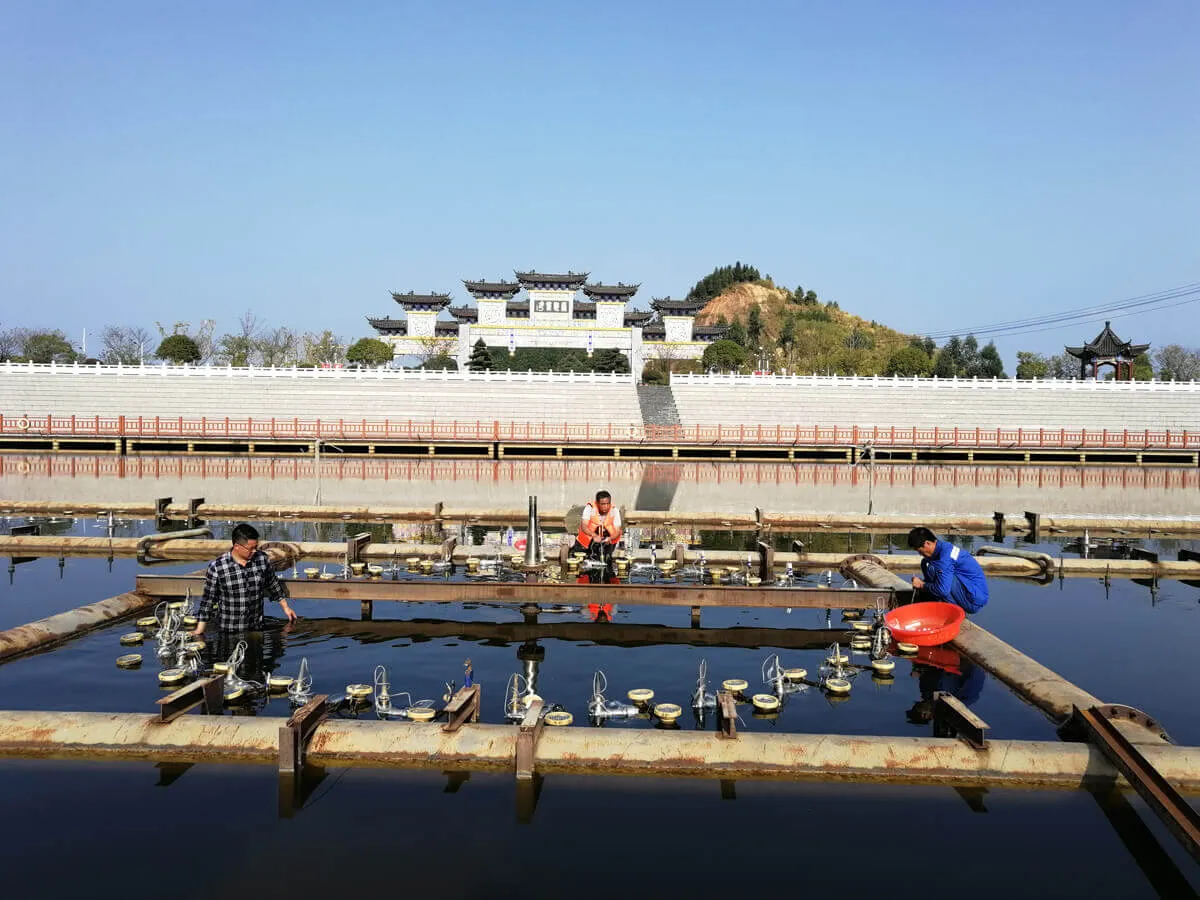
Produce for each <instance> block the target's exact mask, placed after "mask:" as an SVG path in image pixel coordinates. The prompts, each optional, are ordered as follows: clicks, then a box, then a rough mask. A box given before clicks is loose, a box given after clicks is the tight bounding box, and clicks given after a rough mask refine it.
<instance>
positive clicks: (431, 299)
mask: <svg viewBox="0 0 1200 900" xmlns="http://www.w3.org/2000/svg"><path fill="white" fill-rule="evenodd" d="M392 299H393V300H395V301H396V302H397V303H399V304H400V305H401V306H445V305H446V304H447V303H449V302H450V295H449V294H418V293H416V292H414V291H409V292H408V293H407V294H399V293H397V292H396V291H392Z"/></svg>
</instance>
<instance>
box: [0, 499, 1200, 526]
mask: <svg viewBox="0 0 1200 900" xmlns="http://www.w3.org/2000/svg"><path fill="white" fill-rule="evenodd" d="M0 511H3V512H8V513H15V514H29V515H52V514H63V515H95V514H101V513H107V512H110V511H111V512H113V513H114V514H116V515H121V516H129V517H142V518H152V517H154V516H155V515H156V513H157V509H156V507H155V504H153V503H132V502H114V503H100V502H94V501H69V500H4V501H0ZM166 514H167V515H168V516H170V517H171V518H179V519H182V518H188V517H189V516H190V515H192V514H193V513H192V510H191V509H190V508H189V506H188V505H187V504H181V503H172V504H169V505H168V506H167V508H166ZM569 514H570V511H569V510H565V509H558V510H541V511H540V513H539V515H540V519H541V521H542V522H544V523H554V524H558V523H559V522H562V521H564V520H565V519H566V518H567V517H568V516H569ZM195 515H198V516H202V517H205V518H210V519H219V518H227V519H238V518H242V519H245V518H249V519H285V518H287V519H302V520H305V521H327V522H331V521H337V520H340V519H345V518H347V517H348V518H351V519H357V520H363V521H366V520H371V519H379V520H384V521H428V522H432V521H436V520H439V519H440V520H443V521H452V522H479V523H487V524H495V523H513V522H520V521H521V520H522V519H523V517H524V516H525V511H524V510H520V509H475V508H471V507H463V508H461V509H456V508H452V507H447V506H443V507H442V508H441V509H435V508H432V507H406V506H376V505H372V506H351V505H311V504H308V505H305V504H261V503H260V504H234V503H202V504H200V505H199V506H198V507H197V508H196V510H195ZM577 515H578V513H576V516H577ZM621 516H622V519H623V520H625V521H627V522H628V524H630V525H640V526H653V525H659V524H661V525H667V524H670V525H700V526H713V527H716V526H720V527H725V528H732V529H737V530H751V531H753V530H758V529H761V528H763V527H768V526H770V527H775V528H821V529H832V530H844V531H848V530H851V529H853V530H860V531H867V532H882V533H894V532H897V531H904V530H907V529H909V528H912V527H914V526H916V525H924V526H926V527H928V528H932V529H934V530H935V531H951V532H952V531H962V532H970V533H978V534H991V533H993V531H994V529H995V520H994V519H993V517H992V512H991V511H988V512H987V513H986V514H979V515H971V514H967V515H960V514H946V513H923V514H921V516H919V517H916V518H914V516H913V515H912V514H911V513H875V514H872V515H853V514H850V513H821V512H791V511H787V512H771V511H769V510H763V511H761V514H760V515H757V516H755V515H749V514H743V513H720V512H705V511H697V512H689V511H675V510H670V511H658V510H636V509H622V511H621ZM1008 518H1010V519H1011V520H1013V522H1014V525H1013V527H1010V528H1009V529H1008V530H1009V531H1012V532H1016V533H1022V532H1024V531H1025V530H1026V528H1025V526H1024V522H1025V520H1024V518H1023V516H1021V515H1020V514H1019V513H1012V514H1010V515H1009V517H1008ZM1017 523H1019V524H1017ZM1041 527H1042V528H1043V529H1053V530H1055V531H1060V532H1064V533H1079V534H1082V533H1083V532H1084V531H1085V530H1090V531H1091V532H1092V533H1093V534H1094V533H1096V532H1099V531H1106V530H1112V531H1115V530H1121V531H1127V532H1131V533H1134V534H1150V533H1152V532H1173V533H1176V534H1196V533H1197V532H1200V519H1197V518H1194V517H1188V518H1182V517H1171V516H1158V517H1130V516H1083V515H1070V514H1066V515H1055V514H1053V513H1043V514H1042V516H1041Z"/></svg>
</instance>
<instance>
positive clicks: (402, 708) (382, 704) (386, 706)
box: [373, 666, 437, 722]
mask: <svg viewBox="0 0 1200 900" xmlns="http://www.w3.org/2000/svg"><path fill="white" fill-rule="evenodd" d="M373 681H374V689H373V694H374V698H375V715H377V716H379V718H381V719H410V720H412V721H414V722H415V721H423V722H427V721H429V720H430V719H432V718H433V715H436V714H437V710H435V709H434V708H433V701H432V700H418V701H416V702H415V703H414V702H413V699H412V694H410V693H409V692H408V691H400V692H399V693H396V694H393V693H392V686H391V683H390V682H389V681H388V673H387V668H386V667H384V666H376V667H375V675H374V678H373ZM393 697H395V698H400V697H403V698H404V699H405V700H406V701H407V702H405V703H402V704H401V705H394V704H393V702H392V698H393ZM430 713H433V715H430Z"/></svg>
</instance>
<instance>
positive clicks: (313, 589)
mask: <svg viewBox="0 0 1200 900" xmlns="http://www.w3.org/2000/svg"><path fill="white" fill-rule="evenodd" d="M281 580H282V581H283V583H284V584H285V585H287V588H288V592H289V593H290V594H291V596H292V598H293V599H296V600H357V601H360V602H364V601H368V600H370V601H374V602H379V601H401V602H405V601H406V602H413V603H545V604H547V605H554V604H563V603H566V604H571V605H578V606H586V605H587V604H589V603H624V604H629V605H634V606H638V605H640V606H688V607H691V606H737V607H782V608H788V607H791V608H810V609H828V608H830V607H832V608H834V609H874V608H875V606H876V604H877V603H880V604H883V605H884V606H885V607H890V606H892V605H894V598H893V594H892V592H891V591H887V590H877V589H859V590H828V589H824V588H815V587H799V588H746V587H711V586H705V587H700V586H697V587H689V586H685V585H664V584H661V583H659V584H552V583H545V582H538V583H523V582H516V581H444V580H429V581H375V580H370V581H366V580H363V581H358V580H344V581H319V580H312V579H307V578H284V579H281ZM203 589H204V576H203V575H138V576H137V590H138V591H139V592H140V593H145V594H147V595H149V596H153V597H156V598H161V597H182V596H184V595H185V594H186V593H187V592H188V591H189V590H190V591H191V592H192V595H193V596H195V595H198V594H199V593H200V592H201V591H202V590H203Z"/></svg>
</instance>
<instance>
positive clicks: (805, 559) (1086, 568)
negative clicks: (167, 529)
mask: <svg viewBox="0 0 1200 900" xmlns="http://www.w3.org/2000/svg"><path fill="white" fill-rule="evenodd" d="M138 540H139V538H104V537H69V536H68V537H58V536H53V535H51V536H41V537H39V536H33V535H0V555H5V554H7V555H12V556H60V555H61V556H109V555H113V556H135V555H137V542H138ZM288 546H289V547H294V548H295V549H296V553H297V554H298V555H297V558H298V559H313V560H322V559H325V560H341V559H342V558H343V557H344V556H345V554H346V545H345V543H344V542H332V541H329V542H324V541H297V542H295V543H289V545H288ZM228 549H229V542H228V541H207V540H203V539H199V538H193V539H189V540H181V541H174V540H173V539H172V540H165V541H163V542H162V543H160V544H157V545H155V547H154V554H155V556H156V557H160V558H163V559H178V560H189V559H213V558H215V557H217V556H219V555H220V554H222V553H224V552H225V551H226V550H228ZM472 551H474V552H472ZM478 552H479V551H478V548H468V547H459V548H457V549H455V551H454V552H453V554H452V559H453V560H454V561H455V562H458V563H462V562H463V561H465V560H466V558H467V557H468V556H472V555H478ZM704 555H705V559H706V560H707V561H708V562H710V563H714V564H716V565H737V564H742V563H744V562H745V561H746V554H745V551H741V550H705V551H704ZM360 556H361V558H362V559H364V560H376V561H387V560H391V559H404V558H406V557H409V556H421V557H428V558H432V559H441V558H442V545H441V544H408V543H404V544H390V543H389V544H367V545H366V546H365V547H363V548H362V550H361V552H360ZM630 556H631V557H633V558H634V559H635V560H637V561H649V559H650V552H649V550H635V551H632V552H631V553H630ZM846 558H847V557H846V554H844V553H804V554H796V553H790V552H784V551H780V552H777V553H776V554H775V562H776V564H777V565H783V564H785V563H789V562H790V563H792V564H793V565H794V566H796V567H798V568H804V569H830V568H840V567H841V565H842V564H843V563H844V562H845V560H846ZM874 558H875V559H877V560H879V562H880V563H881V564H882V565H883V567H884V568H885V569H887V570H888V571H890V572H917V571H920V568H921V558H920V557H919V556H917V555H916V554H915V553H890V554H879V555H876V556H875V557H874ZM684 559H685V560H696V559H699V553H698V552H687V553H685V554H684ZM979 565H980V566H982V567H983V570H984V571H985V572H987V573H988V574H989V575H1016V576H1022V575H1038V574H1039V573H1040V572H1041V566H1040V565H1039V564H1038V563H1037V562H1034V561H1032V560H1027V559H1018V558H1008V557H1004V558H1001V557H993V558H990V559H989V558H988V557H986V556H985V557H983V558H982V559H980V560H979ZM1055 568H1056V569H1061V571H1062V574H1063V575H1064V576H1066V577H1068V578H1071V577H1083V576H1089V577H1090V576H1095V575H1105V574H1107V575H1110V576H1111V577H1113V578H1159V579H1167V578H1182V579H1191V580H1200V563H1196V562H1176V561H1173V560H1163V561H1160V562H1150V561H1149V560H1137V559H1062V560H1055ZM852 577H855V578H856V580H857V577H856V576H852ZM908 587H910V586H909V585H907V583H906V589H908Z"/></svg>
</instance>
